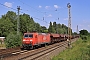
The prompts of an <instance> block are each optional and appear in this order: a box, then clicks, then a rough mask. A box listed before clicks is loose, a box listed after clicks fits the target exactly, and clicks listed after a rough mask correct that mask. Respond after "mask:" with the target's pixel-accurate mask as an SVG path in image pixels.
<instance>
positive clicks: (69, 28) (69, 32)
mask: <svg viewBox="0 0 90 60" xmlns="http://www.w3.org/2000/svg"><path fill="white" fill-rule="evenodd" d="M67 7H68V13H69V18H68V39H69V44H70V45H71V12H70V8H71V5H70V3H68V4H67Z"/></svg>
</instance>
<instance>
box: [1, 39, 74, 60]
mask: <svg viewBox="0 0 90 60" xmlns="http://www.w3.org/2000/svg"><path fill="white" fill-rule="evenodd" d="M72 41H74V40H72ZM65 45H66V46H67V42H66V41H65V42H60V43H56V44H53V45H49V46H46V47H42V48H39V49H35V50H21V51H20V50H19V51H17V52H12V53H10V54H7V55H8V57H3V58H2V59H4V60H37V59H39V58H40V57H41V56H43V55H46V54H49V53H50V52H52V51H54V50H56V49H58V48H60V47H62V46H63V47H66V46H65Z"/></svg>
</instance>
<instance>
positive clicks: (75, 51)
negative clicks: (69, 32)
mask: <svg viewBox="0 0 90 60" xmlns="http://www.w3.org/2000/svg"><path fill="white" fill-rule="evenodd" d="M89 39H90V38H89V37H88V39H87V40H82V39H78V40H77V41H76V42H75V43H73V44H72V48H71V49H66V50H65V51H63V52H61V53H60V54H59V55H58V56H55V57H53V58H52V60H90V40H89Z"/></svg>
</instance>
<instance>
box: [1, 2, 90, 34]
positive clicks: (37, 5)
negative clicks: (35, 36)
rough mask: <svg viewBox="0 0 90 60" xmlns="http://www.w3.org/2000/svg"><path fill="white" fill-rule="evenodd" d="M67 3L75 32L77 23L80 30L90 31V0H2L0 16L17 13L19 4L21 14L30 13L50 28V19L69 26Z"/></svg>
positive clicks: (42, 24) (38, 21)
mask: <svg viewBox="0 0 90 60" xmlns="http://www.w3.org/2000/svg"><path fill="white" fill-rule="evenodd" d="M67 3H70V5H71V28H72V30H73V32H76V31H77V25H78V29H79V31H80V30H82V29H86V30H88V31H89V32H90V7H89V6H90V0H1V1H0V17H1V16H2V15H4V14H6V13H7V12H8V11H14V12H16V13H17V11H16V10H17V6H20V9H21V10H20V14H23V13H26V14H29V15H30V17H33V19H34V21H35V22H37V23H39V24H40V25H41V26H46V27H47V28H48V26H49V22H50V21H51V22H56V23H60V24H65V25H66V26H68V8H67ZM2 4H3V5H2ZM8 7H9V8H8ZM11 8H13V9H11ZM14 9H16V10H14ZM43 17H44V18H43ZM58 18H59V19H58ZM43 19H44V20H43Z"/></svg>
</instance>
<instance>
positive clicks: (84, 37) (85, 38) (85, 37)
mask: <svg viewBox="0 0 90 60" xmlns="http://www.w3.org/2000/svg"><path fill="white" fill-rule="evenodd" d="M80 37H81V39H82V40H83V42H86V41H87V39H88V36H86V35H81V36H80Z"/></svg>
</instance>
